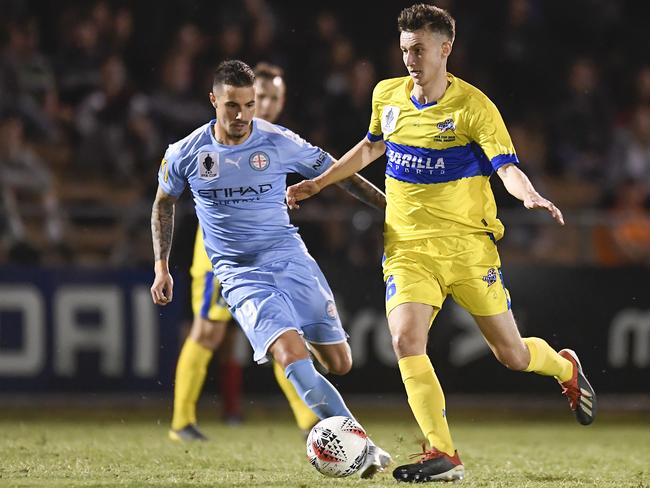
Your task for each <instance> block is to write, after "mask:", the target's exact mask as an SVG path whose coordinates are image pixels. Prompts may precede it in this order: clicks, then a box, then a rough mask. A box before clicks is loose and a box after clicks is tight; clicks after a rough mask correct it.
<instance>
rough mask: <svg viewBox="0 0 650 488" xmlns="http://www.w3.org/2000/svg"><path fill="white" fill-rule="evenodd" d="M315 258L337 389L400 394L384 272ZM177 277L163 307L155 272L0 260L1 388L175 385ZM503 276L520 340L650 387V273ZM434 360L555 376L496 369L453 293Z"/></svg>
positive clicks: (481, 382)
mask: <svg viewBox="0 0 650 488" xmlns="http://www.w3.org/2000/svg"><path fill="white" fill-rule="evenodd" d="M321 264H322V266H323V269H324V271H325V274H326V275H327V276H328V279H329V281H330V283H331V285H332V288H333V290H334V291H335V294H336V298H337V306H338V312H339V315H340V316H341V319H342V321H343V324H344V326H345V327H346V330H347V331H348V334H349V335H350V340H349V341H350V346H351V348H352V354H353V359H354V367H353V369H352V371H351V372H350V373H349V374H348V375H346V376H344V377H331V378H330V379H331V380H332V381H333V382H334V383H336V384H337V385H338V386H339V387H340V388H341V390H342V391H343V392H351V393H383V392H385V393H401V392H403V386H402V382H401V380H400V375H399V371H398V370H397V367H396V361H395V357H394V354H393V351H392V346H391V338H390V334H389V333H388V327H387V325H386V318H385V315H384V303H383V299H384V289H383V283H382V282H381V276H380V273H379V270H378V269H372V270H368V269H350V268H349V267H348V268H346V269H341V268H340V267H337V266H335V265H328V263H327V262H322V263H321ZM179 275H180V274H179V273H177V274H176V275H175V278H176V293H175V300H174V302H172V304H170V305H169V306H167V307H164V308H163V307H156V306H154V305H153V304H152V302H151V297H150V295H149V286H150V284H151V278H152V275H151V273H150V272H147V271H133V270H117V271H109V270H87V269H65V270H43V269H33V270H26V269H17V268H14V269H12V268H0V392H5V393H6V392H32V391H33V392H36V391H38V392H61V391H64V392H65V391H77V392H79V391H107V392H111V391H114V392H122V391H124V392H129V391H131V392H133V391H171V386H172V379H173V374H174V368H175V364H176V359H177V356H178V351H179V347H180V341H179V337H180V332H181V330H180V329H181V324H183V323H184V322H185V323H187V318H188V313H187V308H188V305H187V302H186V297H184V296H183V290H184V288H185V287H186V285H185V284H183V280H182V278H183V277H182V276H179ZM504 275H505V276H504V277H505V282H506V285H507V286H508V288H509V290H510V292H511V296H512V309H513V312H514V314H515V317H516V318H517V322H518V325H519V328H520V330H521V332H522V335H523V336H537V337H542V338H544V339H546V340H547V341H548V342H549V343H550V344H551V345H552V346H553V347H555V348H557V349H560V348H563V347H570V348H572V349H574V350H576V351H577V352H578V354H579V356H580V359H581V361H582V363H583V366H584V368H585V370H586V372H587V373H588V375H589V378H590V380H591V381H592V383H593V384H594V386H595V387H596V388H597V389H598V390H599V391H603V392H628V393H650V380H648V378H649V377H650V375H649V373H650V285H648V283H647V273H646V272H645V271H644V270H643V269H594V268H579V269H576V268H562V267H557V268H552V267H538V266H535V267H510V268H508V269H507V270H506V271H505V272H504ZM486 286H488V285H487V284H486ZM235 352H236V356H237V357H238V359H239V361H240V362H241V363H242V365H243V366H244V368H245V369H244V377H245V378H244V379H245V385H246V387H245V389H246V391H247V392H250V393H271V392H272V393H276V392H277V386H276V385H275V382H274V381H273V380H272V373H271V372H270V371H269V369H268V368H264V367H258V366H256V365H254V364H253V363H252V360H251V351H250V348H249V347H248V345H247V344H246V342H245V339H244V338H243V334H241V333H239V334H238V337H237V341H236V351H235ZM429 354H430V356H431V358H432V362H433V364H434V367H435V368H436V371H437V372H438V374H439V377H440V379H441V382H442V384H443V386H444V388H445V391H448V392H464V393H480V392H512V393H516V392H521V393H526V392H540V391H545V390H544V389H547V388H548V381H549V379H548V378H541V377H538V376H536V375H532V374H525V373H514V372H511V371H508V370H507V369H506V368H505V367H503V366H501V365H500V364H499V363H498V362H497V361H496V359H495V358H494V357H493V355H492V353H491V352H490V350H489V348H488V347H487V345H486V343H485V341H484V340H483V337H482V336H481V334H480V332H479V330H478V328H477V327H476V325H475V324H474V322H473V320H472V318H471V317H470V316H469V314H467V312H465V311H464V310H463V309H461V308H460V307H458V306H457V305H456V304H455V303H454V302H453V299H452V298H451V297H449V298H448V299H447V302H446V303H445V305H444V307H443V309H442V311H441V312H440V314H439V316H438V317H437V319H436V321H435V323H434V325H433V327H432V329H431V333H430V340H429ZM216 368H217V366H216V364H213V365H212V366H211V370H210V373H209V375H208V380H207V384H206V387H207V388H208V389H209V390H210V389H212V390H214V389H215V386H214V383H215V381H214V377H216V376H218V375H217V374H216V373H215V369H216ZM542 385H546V386H542Z"/></svg>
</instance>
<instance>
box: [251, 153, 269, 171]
mask: <svg viewBox="0 0 650 488" xmlns="http://www.w3.org/2000/svg"><path fill="white" fill-rule="evenodd" d="M270 162H271V160H270V159H269V156H268V154H266V153H265V152H262V151H257V152H254V153H253V154H251V157H250V158H248V164H250V166H251V168H253V169H254V170H255V171H264V170H265V169H266V168H268V167H269V163H270Z"/></svg>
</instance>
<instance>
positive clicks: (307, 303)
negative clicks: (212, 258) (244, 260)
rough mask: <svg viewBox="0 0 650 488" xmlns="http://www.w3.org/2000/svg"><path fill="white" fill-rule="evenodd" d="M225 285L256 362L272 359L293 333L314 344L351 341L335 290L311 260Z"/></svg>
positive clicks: (252, 272)
mask: <svg viewBox="0 0 650 488" xmlns="http://www.w3.org/2000/svg"><path fill="white" fill-rule="evenodd" d="M222 285H223V296H224V298H225V299H226V301H227V302H228V305H229V306H230V311H231V312H232V314H233V316H234V317H235V320H237V322H238V323H239V325H240V326H241V328H242V330H243V331H244V333H245V334H246V337H247V338H248V341H249V342H250V344H251V346H252V348H253V359H254V360H255V361H257V362H258V363H260V364H262V363H265V362H267V361H268V360H269V357H268V349H269V347H270V346H271V344H273V342H274V341H275V340H276V339H277V338H278V337H279V336H280V335H281V334H283V333H284V332H286V331H288V330H296V331H298V333H299V334H301V335H302V336H303V337H304V338H305V340H306V341H308V342H310V343H314V344H338V343H341V342H345V341H346V340H347V334H346V333H345V331H344V330H343V326H342V325H341V321H340V319H339V316H338V313H337V310H336V304H335V302H334V295H333V294H332V290H331V289H330V287H329V285H328V284H327V280H326V279H325V276H324V275H323V273H322V271H321V270H320V268H319V267H318V264H316V261H314V259H313V258H312V257H311V256H308V255H307V256H298V257H295V256H292V257H291V259H290V260H287V261H276V262H274V263H272V264H268V265H264V266H261V267H258V268H254V269H249V270H246V271H245V272H242V273H237V274H236V275H234V276H231V277H229V278H228V279H225V280H223V281H222Z"/></svg>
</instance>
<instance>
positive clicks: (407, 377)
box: [399, 354, 455, 456]
mask: <svg viewBox="0 0 650 488" xmlns="http://www.w3.org/2000/svg"><path fill="white" fill-rule="evenodd" d="M399 370H400V372H401V373H402V381H403V382H404V388H406V395H407V396H408V402H409V405H410V406H411V410H412V411H413V415H414V416H415V420H417V422H418V425H419V426H420V429H422V433H423V434H424V436H425V437H426V438H427V440H428V441H429V443H430V444H431V446H432V447H435V448H436V449H438V450H439V451H443V452H446V453H447V454H449V455H450V456H453V455H454V451H455V449H454V443H453V441H452V440H451V434H450V433H449V426H448V425H447V414H446V411H445V396H444V394H443V393H442V387H441V386H440V382H439V381H438V378H437V377H436V373H435V372H434V371H433V366H432V365H431V361H430V360H429V356H427V355H426V354H422V355H420V356H408V357H405V358H402V359H400V360H399Z"/></svg>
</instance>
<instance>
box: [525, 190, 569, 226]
mask: <svg viewBox="0 0 650 488" xmlns="http://www.w3.org/2000/svg"><path fill="white" fill-rule="evenodd" d="M524 207H526V208H528V209H531V208H543V209H546V210H547V211H548V213H550V214H551V216H552V217H553V218H554V219H555V220H556V221H557V222H558V223H559V224H560V225H564V217H563V216H562V212H560V209H559V208H557V207H556V206H555V205H554V204H553V202H551V201H550V200H547V199H546V198H544V197H543V196H541V195H540V194H539V193H534V194H531V195H529V196H528V197H526V199H525V200H524Z"/></svg>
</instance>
